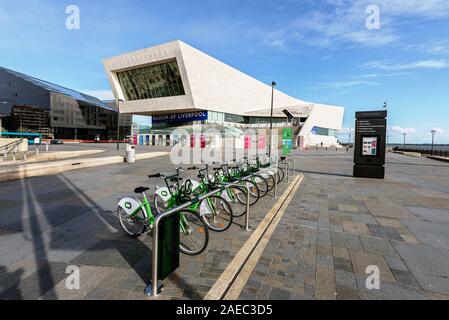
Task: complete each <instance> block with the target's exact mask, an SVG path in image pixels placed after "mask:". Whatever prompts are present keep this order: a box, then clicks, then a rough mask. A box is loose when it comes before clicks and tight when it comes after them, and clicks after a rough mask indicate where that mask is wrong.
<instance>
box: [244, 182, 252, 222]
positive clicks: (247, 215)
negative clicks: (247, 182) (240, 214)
mask: <svg viewBox="0 0 449 320" xmlns="http://www.w3.org/2000/svg"><path fill="white" fill-rule="evenodd" d="M245 188H246V214H245V231H251V230H250V227H249V187H248V186H245Z"/></svg>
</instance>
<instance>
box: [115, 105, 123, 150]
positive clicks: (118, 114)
mask: <svg viewBox="0 0 449 320" xmlns="http://www.w3.org/2000/svg"><path fill="white" fill-rule="evenodd" d="M120 102H123V100H121V99H117V100H116V102H115V103H116V105H117V151H118V150H120Z"/></svg>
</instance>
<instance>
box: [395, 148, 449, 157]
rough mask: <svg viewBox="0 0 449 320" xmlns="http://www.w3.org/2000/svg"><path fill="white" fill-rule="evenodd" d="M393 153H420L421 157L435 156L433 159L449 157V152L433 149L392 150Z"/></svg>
mask: <svg viewBox="0 0 449 320" xmlns="http://www.w3.org/2000/svg"><path fill="white" fill-rule="evenodd" d="M393 151H399V152H412V153H421V154H423V155H428V156H435V157H446V158H447V157H449V151H448V149H446V150H441V149H435V148H434V149H433V150H432V148H407V147H406V148H405V149H404V148H393Z"/></svg>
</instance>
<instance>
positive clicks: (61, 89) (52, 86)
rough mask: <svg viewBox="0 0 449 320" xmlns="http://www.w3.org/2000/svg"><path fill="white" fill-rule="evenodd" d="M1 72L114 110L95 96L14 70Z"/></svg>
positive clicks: (4, 69)
mask: <svg viewBox="0 0 449 320" xmlns="http://www.w3.org/2000/svg"><path fill="white" fill-rule="evenodd" d="M0 70H2V71H5V72H8V73H10V74H12V75H14V76H16V77H18V78H20V79H22V80H25V81H28V82H31V83H33V84H34V85H37V86H39V87H41V88H43V89H45V90H48V91H51V92H55V93H60V94H63V95H65V96H68V97H70V98H73V99H75V100H78V101H82V102H86V103H89V104H92V105H95V106H97V107H101V108H105V109H108V110H114V109H113V108H111V107H110V106H109V105H107V104H106V103H104V102H103V101H101V100H100V99H97V98H95V97H93V96H90V95H87V94H84V93H81V92H78V91H75V90H72V89H69V88H65V87H62V86H60V85H57V84H54V83H51V82H48V81H45V80H41V79H38V78H35V77H32V76H29V75H26V74H23V73H20V72H17V71H14V70H10V69H7V68H3V67H0Z"/></svg>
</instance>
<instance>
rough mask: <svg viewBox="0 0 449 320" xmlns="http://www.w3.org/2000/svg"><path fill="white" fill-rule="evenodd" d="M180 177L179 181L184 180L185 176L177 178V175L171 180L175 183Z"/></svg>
mask: <svg viewBox="0 0 449 320" xmlns="http://www.w3.org/2000/svg"><path fill="white" fill-rule="evenodd" d="M178 179H179V181H182V180H183V178H176V177H173V178H170V181H171V182H173V183H175V182H178Z"/></svg>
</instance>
